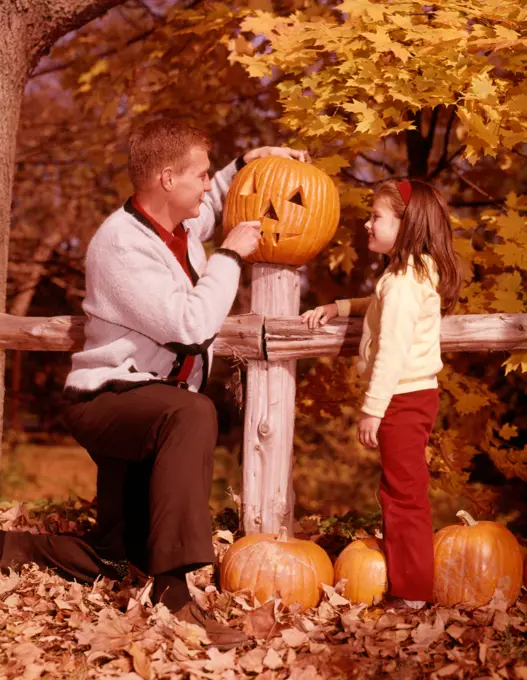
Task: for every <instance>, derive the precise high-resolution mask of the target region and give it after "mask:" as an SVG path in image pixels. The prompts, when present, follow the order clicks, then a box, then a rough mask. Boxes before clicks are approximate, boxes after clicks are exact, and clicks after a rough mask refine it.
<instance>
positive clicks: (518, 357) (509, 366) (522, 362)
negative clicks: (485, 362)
mask: <svg viewBox="0 0 527 680" xmlns="http://www.w3.org/2000/svg"><path fill="white" fill-rule="evenodd" d="M502 366H505V375H508V374H509V373H510V372H511V371H517V370H518V369H520V370H521V372H522V373H527V352H513V353H512V354H511V355H510V357H509V358H508V359H507V360H506V361H504V362H503V364H502Z"/></svg>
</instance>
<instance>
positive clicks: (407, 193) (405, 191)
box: [395, 179, 412, 205]
mask: <svg viewBox="0 0 527 680" xmlns="http://www.w3.org/2000/svg"><path fill="white" fill-rule="evenodd" d="M395 185H396V187H397V189H399V193H400V194H401V198H402V199H403V201H404V204H405V205H408V203H410V199H411V198H412V185H411V184H410V182H409V181H408V180H407V179H403V181H402V182H396V183H395Z"/></svg>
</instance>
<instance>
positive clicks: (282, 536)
mask: <svg viewBox="0 0 527 680" xmlns="http://www.w3.org/2000/svg"><path fill="white" fill-rule="evenodd" d="M276 540H277V541H280V542H281V543H283V542H286V541H287V528H286V527H280V529H279V531H278V536H277V538H276Z"/></svg>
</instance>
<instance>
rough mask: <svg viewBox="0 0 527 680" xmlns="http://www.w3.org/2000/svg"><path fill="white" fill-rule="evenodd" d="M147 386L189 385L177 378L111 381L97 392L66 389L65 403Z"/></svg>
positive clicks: (73, 388) (180, 386) (64, 394)
mask: <svg viewBox="0 0 527 680" xmlns="http://www.w3.org/2000/svg"><path fill="white" fill-rule="evenodd" d="M145 385H170V386H171V387H179V388H180V389H182V390H188V383H187V381H186V380H177V379H176V378H170V377H169V378H152V380H138V381H135V382H134V381H132V380H109V381H108V382H106V383H104V384H103V385H101V387H98V388H97V389H96V390H79V389H77V388H76V387H66V388H65V389H64V391H63V392H62V398H63V399H64V401H67V402H69V403H70V404H78V403H80V402H83V401H91V400H92V399H95V397H98V396H99V395H100V394H104V393H105V392H113V393H114V394H121V393H122V392H129V391H130V390H134V389H136V388H137V387H144V386H145Z"/></svg>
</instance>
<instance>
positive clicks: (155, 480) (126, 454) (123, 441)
mask: <svg viewBox="0 0 527 680" xmlns="http://www.w3.org/2000/svg"><path fill="white" fill-rule="evenodd" d="M63 415H64V420H65V423H66V425H67V427H68V429H69V430H70V432H71V434H72V435H73V436H74V437H75V439H76V440H77V441H78V442H79V444H80V445H81V446H83V447H84V448H85V449H87V451H88V452H89V454H90V456H91V457H92V458H93V460H94V461H95V463H96V464H97V469H98V472H97V513H98V521H97V529H96V532H95V533H94V535H93V536H92V537H91V539H90V541H89V545H88V543H86V542H84V541H81V540H79V539H78V538H74V537H69V536H55V537H39V536H33V537H32V538H28V536H30V535H28V534H26V535H23V537H21V534H20V533H19V532H8V534H6V537H5V542H4V550H3V553H2V558H1V560H0V566H1V567H4V568H5V567H7V566H10V563H13V562H16V563H17V564H21V563H24V562H27V561H35V562H37V564H39V565H40V566H49V567H55V568H57V570H58V571H59V573H61V574H62V575H65V576H68V575H69V576H71V577H72V578H76V579H78V580H83V581H87V582H89V581H92V580H94V579H95V578H96V577H97V576H98V575H99V573H105V571H104V564H105V563H104V562H102V561H101V558H102V560H112V561H119V560H128V561H130V562H132V563H133V564H135V565H136V566H137V567H139V568H140V569H141V570H143V571H146V572H148V573H150V574H151V575H153V576H155V575H158V574H161V573H165V572H168V571H171V570H173V569H176V568H181V567H186V566H189V567H193V568H197V566H201V565H204V564H210V563H211V562H213V561H214V551H213V546H212V527H211V518H210V513H209V495H210V489H211V484H212V472H213V449H214V445H215V443H216V437H217V421H216V410H215V408H214V405H213V403H212V402H211V401H210V399H208V398H207V397H205V396H203V395H202V394H196V393H194V392H189V391H187V390H183V389H179V388H177V387H174V386H170V385H163V384H160V383H156V384H153V385H143V386H140V387H137V388H134V389H130V390H128V391H124V392H119V393H116V392H109V391H108V392H102V393H100V394H99V395H98V396H96V397H94V398H93V399H91V400H89V401H80V402H78V403H68V402H66V403H65V406H64V414H63ZM17 536H18V537H19V538H17ZM33 539H34V540H33ZM43 539H46V540H45V541H43ZM49 539H52V540H51V542H50V540H49ZM41 544H42V545H41ZM26 558H27V559H26ZM72 562H73V564H72ZM101 565H102V566H101Z"/></svg>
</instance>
